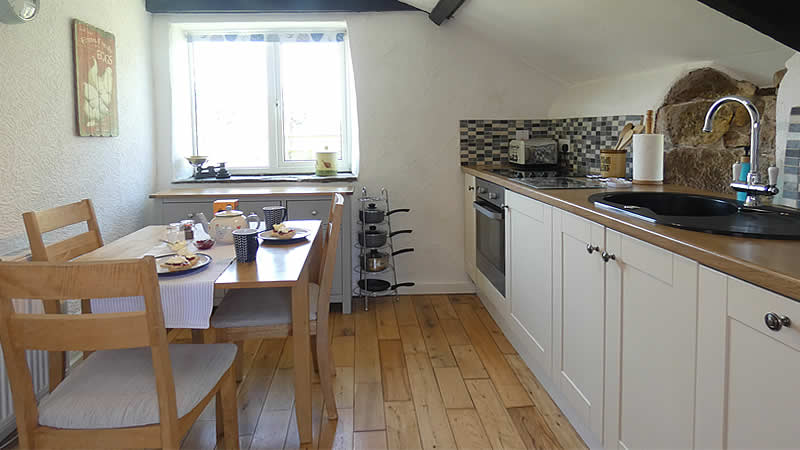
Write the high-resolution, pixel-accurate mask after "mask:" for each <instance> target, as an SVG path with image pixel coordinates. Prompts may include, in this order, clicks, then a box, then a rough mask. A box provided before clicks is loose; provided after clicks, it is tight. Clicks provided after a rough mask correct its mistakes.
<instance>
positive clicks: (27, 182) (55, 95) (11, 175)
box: [0, 0, 155, 255]
mask: <svg viewBox="0 0 800 450" xmlns="http://www.w3.org/2000/svg"><path fill="white" fill-rule="evenodd" d="M73 18H77V19H80V20H83V21H85V22H88V23H90V24H92V25H95V26H97V27H100V28H102V29H104V30H107V31H110V32H112V33H114V35H115V36H116V45H117V58H118V59H117V88H118V100H119V105H120V107H119V120H120V128H119V137H112V138H107V137H102V138H99V137H79V136H77V131H76V119H75V67H74V62H73V51H72V19H73ZM150 22H151V19H150V15H149V14H148V13H146V12H145V10H144V0H106V1H102V2H100V1H96V0H60V1H59V0H48V1H45V2H42V9H41V13H40V15H39V16H38V17H37V18H36V19H35V20H34V21H33V22H30V23H26V24H22V25H5V24H1V23H0V80H1V81H2V85H0V173H2V179H3V188H2V195H0V210H2V211H3V221H2V223H0V255H2V254H6V253H9V252H15V251H17V250H22V249H25V248H27V239H26V238H25V228H24V225H23V223H22V213H23V212H25V211H30V210H39V209H45V208H50V207H54V206H58V205H61V204H65V203H69V202H74V201H77V200H80V199H82V198H91V199H92V200H93V201H94V203H95V208H96V210H97V214H98V220H99V222H100V227H101V230H102V232H103V237H104V239H105V240H106V241H111V240H112V239H115V238H117V237H119V236H121V235H123V234H126V233H129V232H131V231H134V230H135V229H137V228H139V227H141V226H142V225H144V224H145V223H146V222H147V221H148V217H147V216H148V214H149V211H148V205H149V201H148V200H147V194H149V193H150V192H151V190H152V189H153V187H154V172H155V169H154V158H153V156H154V150H153V149H154V146H153V122H152V115H153V103H152V75H151V58H150Z"/></svg>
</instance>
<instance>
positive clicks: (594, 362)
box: [552, 210, 606, 441]
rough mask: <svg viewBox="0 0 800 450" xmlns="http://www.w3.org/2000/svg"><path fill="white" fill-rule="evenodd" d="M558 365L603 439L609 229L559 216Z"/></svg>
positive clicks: (564, 387) (568, 392) (566, 390)
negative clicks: (604, 251) (607, 236)
mask: <svg viewBox="0 0 800 450" xmlns="http://www.w3.org/2000/svg"><path fill="white" fill-rule="evenodd" d="M552 240H553V264H552V266H553V298H554V301H553V309H554V313H553V355H554V358H553V369H552V376H553V380H554V381H555V384H556V385H557V386H558V389H559V390H560V392H561V393H562V394H563V395H564V397H565V398H566V399H567V401H568V402H569V403H570V405H571V406H572V407H573V408H574V409H575V411H576V412H577V413H578V414H579V415H580V417H581V419H582V421H583V422H584V423H585V424H586V425H587V426H588V428H589V429H590V430H591V432H592V434H594V437H595V438H596V439H597V440H598V441H602V438H603V389H604V386H603V380H604V378H603V377H604V353H605V348H604V344H603V343H604V339H605V311H606V308H605V266H606V264H605V263H604V262H603V259H602V258H601V252H602V250H604V249H605V247H606V243H605V227H603V226H602V225H599V224H597V223H594V222H592V221H589V220H586V219H584V218H582V217H578V216H576V215H574V214H570V213H568V212H564V211H561V210H555V212H554V214H553V239H552Z"/></svg>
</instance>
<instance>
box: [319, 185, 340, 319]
mask: <svg viewBox="0 0 800 450" xmlns="http://www.w3.org/2000/svg"><path fill="white" fill-rule="evenodd" d="M343 211H344V196H343V195H342V194H333V198H332V199H331V210H330V213H329V214H328V226H327V229H326V230H325V241H324V243H325V246H324V247H323V249H322V257H321V258H320V267H319V299H318V304H317V310H318V311H321V310H322V309H323V308H324V309H325V310H327V308H328V306H327V305H328V304H329V303H330V296H331V286H332V285H333V272H334V268H335V266H336V253H337V250H338V248H339V233H340V231H341V230H342V213H343Z"/></svg>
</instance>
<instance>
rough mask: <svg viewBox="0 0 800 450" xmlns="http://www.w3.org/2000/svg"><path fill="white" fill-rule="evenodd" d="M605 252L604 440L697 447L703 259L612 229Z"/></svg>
mask: <svg viewBox="0 0 800 450" xmlns="http://www.w3.org/2000/svg"><path fill="white" fill-rule="evenodd" d="M606 252H608V254H609V255H610V257H613V258H614V259H609V261H608V263H607V266H606V381H605V386H606V388H605V399H606V405H605V415H604V419H605V434H604V442H605V448H625V449H634V448H692V447H693V444H694V442H693V440H694V411H695V361H696V358H695V356H696V347H695V345H696V343H697V340H696V330H697V306H698V302H697V297H698V291H697V289H698V264H697V263H696V262H695V261H691V260H689V259H686V258H683V257H681V256H678V255H675V254H673V253H671V252H668V251H666V250H664V249H661V248H659V247H656V246H653V245H650V244H648V243H645V242H643V241H640V240H638V239H634V238H632V237H629V236H626V235H623V234H621V233H618V232H616V231H613V230H610V229H608V230H607V231H606ZM720 382H721V380H720Z"/></svg>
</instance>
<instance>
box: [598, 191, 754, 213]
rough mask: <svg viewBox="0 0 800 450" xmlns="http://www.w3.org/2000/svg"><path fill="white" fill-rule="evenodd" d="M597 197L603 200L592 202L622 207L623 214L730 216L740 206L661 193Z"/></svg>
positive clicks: (709, 198) (732, 202)
mask: <svg viewBox="0 0 800 450" xmlns="http://www.w3.org/2000/svg"><path fill="white" fill-rule="evenodd" d="M598 195H600V196H601V197H602V200H593V201H599V202H600V203H603V204H606V205H609V206H614V207H621V208H623V209H625V210H626V211H635V210H637V209H639V208H646V209H649V210H650V211H651V212H652V213H653V214H655V215H659V216H692V217H698V216H730V215H731V214H736V213H737V212H738V211H739V205H738V204H737V202H736V201H734V200H728V199H724V198H716V197H705V196H701V195H689V194H670V193H664V192H625V193H619V194H598ZM593 197H594V196H593ZM590 199H591V198H590Z"/></svg>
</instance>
